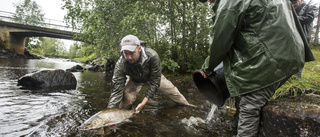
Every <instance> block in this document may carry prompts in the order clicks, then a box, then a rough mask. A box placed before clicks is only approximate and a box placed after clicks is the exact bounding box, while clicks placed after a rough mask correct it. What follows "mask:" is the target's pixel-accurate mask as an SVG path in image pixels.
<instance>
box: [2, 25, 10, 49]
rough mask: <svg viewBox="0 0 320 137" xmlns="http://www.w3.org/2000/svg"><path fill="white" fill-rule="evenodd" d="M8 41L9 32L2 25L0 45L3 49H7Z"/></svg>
mask: <svg viewBox="0 0 320 137" xmlns="http://www.w3.org/2000/svg"><path fill="white" fill-rule="evenodd" d="M8 43H9V32H8V31H7V28H6V27H4V29H3V30H1V33H0V45H1V46H3V47H4V48H5V49H9V46H8Z"/></svg>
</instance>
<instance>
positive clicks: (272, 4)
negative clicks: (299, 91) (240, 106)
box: [201, 0, 315, 96]
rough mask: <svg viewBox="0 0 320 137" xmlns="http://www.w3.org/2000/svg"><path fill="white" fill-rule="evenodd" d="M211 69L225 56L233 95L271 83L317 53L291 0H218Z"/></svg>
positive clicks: (206, 67)
mask: <svg viewBox="0 0 320 137" xmlns="http://www.w3.org/2000/svg"><path fill="white" fill-rule="evenodd" d="M216 6H217V11H216V15H215V21H214V25H213V29H212V33H211V34H212V36H211V41H210V43H211V44H210V55H209V57H208V58H207V59H206V61H205V63H204V65H203V66H202V69H201V70H203V71H204V72H205V73H206V74H209V73H211V72H212V70H213V69H214V68H215V67H216V66H217V65H218V64H219V63H220V62H221V61H223V65H224V71H225V79H226V84H227V87H228V90H229V92H230V95H231V96H239V95H243V94H247V93H251V92H254V91H257V90H260V89H262V88H266V87H268V86H270V85H273V84H275V83H276V82H279V81H281V80H284V79H286V78H288V77H290V76H291V75H293V74H295V73H297V72H298V71H299V70H301V68H302V67H303V66H304V63H305V62H306V61H311V60H314V59H315V58H314V56H313V54H312V52H311V50H310V48H309V46H308V43H307V41H306V39H305V37H304V36H303V35H304V34H303V30H302V28H301V26H300V25H299V20H298V18H297V16H296V15H295V13H294V8H293V7H292V5H291V3H290V1H288V0H273V1H270V0H216V3H215V6H214V7H216Z"/></svg>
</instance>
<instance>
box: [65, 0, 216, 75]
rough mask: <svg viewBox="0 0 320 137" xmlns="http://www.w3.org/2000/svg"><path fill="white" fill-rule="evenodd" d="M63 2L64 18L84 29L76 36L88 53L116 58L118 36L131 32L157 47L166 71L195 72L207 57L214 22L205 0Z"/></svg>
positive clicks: (75, 26) (77, 0)
mask: <svg viewBox="0 0 320 137" xmlns="http://www.w3.org/2000/svg"><path fill="white" fill-rule="evenodd" d="M63 1H64V3H65V4H64V6H63V8H64V9H67V10H68V15H67V16H66V17H65V19H66V21H67V22H68V23H69V24H71V25H72V27H73V29H74V30H77V31H79V32H80V33H79V35H78V36H77V38H78V39H81V40H82V41H85V43H87V44H85V45H86V46H83V45H81V48H83V49H82V51H83V53H84V54H83V57H84V58H86V57H87V56H91V54H96V56H97V58H105V57H104V56H106V55H107V56H110V57H112V58H113V59H118V57H119V55H120V54H119V53H120V52H119V50H120V47H119V43H120V40H121V39H122V38H123V37H124V36H125V35H128V34H133V35H136V36H137V37H138V38H139V39H140V40H143V41H146V42H147V45H148V46H147V47H150V48H153V49H155V50H156V51H157V52H158V54H159V55H160V57H161V59H162V65H163V68H165V70H169V71H175V72H182V73H185V72H192V71H193V70H195V69H199V68H200V67H201V65H202V63H203V61H204V59H205V57H206V56H207V48H208V47H207V46H206V45H208V34H209V31H210V30H211V25H212V24H211V23H212V21H211V19H210V18H209V19H208V16H211V9H210V7H209V6H208V5H207V4H202V3H199V2H198V1H194V0H175V1H167V0H158V1H151V0H133V1H127V0H117V1H113V0H91V1H84V0H63ZM89 45H90V50H88V49H87V46H89ZM168 45H171V46H170V47H168ZM167 51H170V52H171V53H170V54H169V53H168V52H167ZM195 53H196V55H194V54H195Z"/></svg>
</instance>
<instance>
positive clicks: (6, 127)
mask: <svg viewBox="0 0 320 137" xmlns="http://www.w3.org/2000/svg"><path fill="white" fill-rule="evenodd" d="M77 64H79V63H75V62H68V61H65V60H59V59H43V60H32V59H29V60H26V59H0V110H1V111H0V136H96V135H97V134H98V135H101V134H102V135H104V136H231V135H232V134H234V132H233V131H230V130H228V129H223V128H222V129H221V126H220V127H219V126H212V125H214V124H213V123H203V122H202V121H201V120H199V119H205V118H206V116H207V114H208V111H209V110H206V109H201V108H198V109H195V108H189V107H184V106H178V105H176V104H175V103H173V102H172V101H171V100H169V99H168V98H166V97H163V96H160V95H157V96H156V97H155V98H154V99H152V100H150V101H149V102H148V104H147V105H146V106H145V108H144V109H143V111H142V112H141V113H140V114H137V115H134V116H133V117H132V118H131V119H130V120H131V122H128V123H125V124H120V125H117V126H115V127H112V128H105V129H101V130H102V131H101V130H94V131H86V132H84V131H80V130H78V126H80V125H81V124H82V123H83V122H84V121H85V120H86V119H88V118H89V117H90V116H92V115H93V114H95V113H96V112H98V111H100V110H103V109H105V108H106V107H107V102H108V99H109V96H110V90H111V78H110V77H105V75H104V73H102V72H90V71H85V72H73V74H74V75H75V77H76V79H77V82H78V84H77V89H75V90H56V91H55V90H52V91H48V90H45V91H44V90H27V89H20V87H19V86H17V82H18V79H19V78H20V77H21V76H23V75H25V74H28V73H31V72H33V71H37V70H44V69H63V70H66V69H68V68H71V67H73V66H75V65H77ZM178 88H179V89H180V91H181V92H182V94H184V95H185V97H186V98H187V99H188V100H189V101H190V102H191V103H193V104H196V105H202V104H203V103H204V99H203V98H202V96H201V95H200V94H198V92H187V90H186V89H183V87H178ZM142 92H143V91H142ZM139 95H140V96H138V99H137V100H138V101H136V103H139V101H141V99H142V98H143V94H139ZM134 105H135V106H136V105H137V104H134ZM190 120H191V121H190ZM197 120H198V121H200V122H197ZM190 122H196V123H197V124H196V123H191V124H190ZM188 124H189V125H188ZM191 125H192V126H193V128H188V127H190V126H191ZM186 131H188V132H186Z"/></svg>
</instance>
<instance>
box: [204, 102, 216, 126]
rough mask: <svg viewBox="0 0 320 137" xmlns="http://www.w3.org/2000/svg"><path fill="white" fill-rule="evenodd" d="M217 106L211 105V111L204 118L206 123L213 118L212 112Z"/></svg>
mask: <svg viewBox="0 0 320 137" xmlns="http://www.w3.org/2000/svg"><path fill="white" fill-rule="evenodd" d="M216 109H217V106H216V105H215V104H211V109H210V111H209V113H208V116H207V118H206V122H210V121H211V120H212V119H213V118H214V112H215V111H216Z"/></svg>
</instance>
